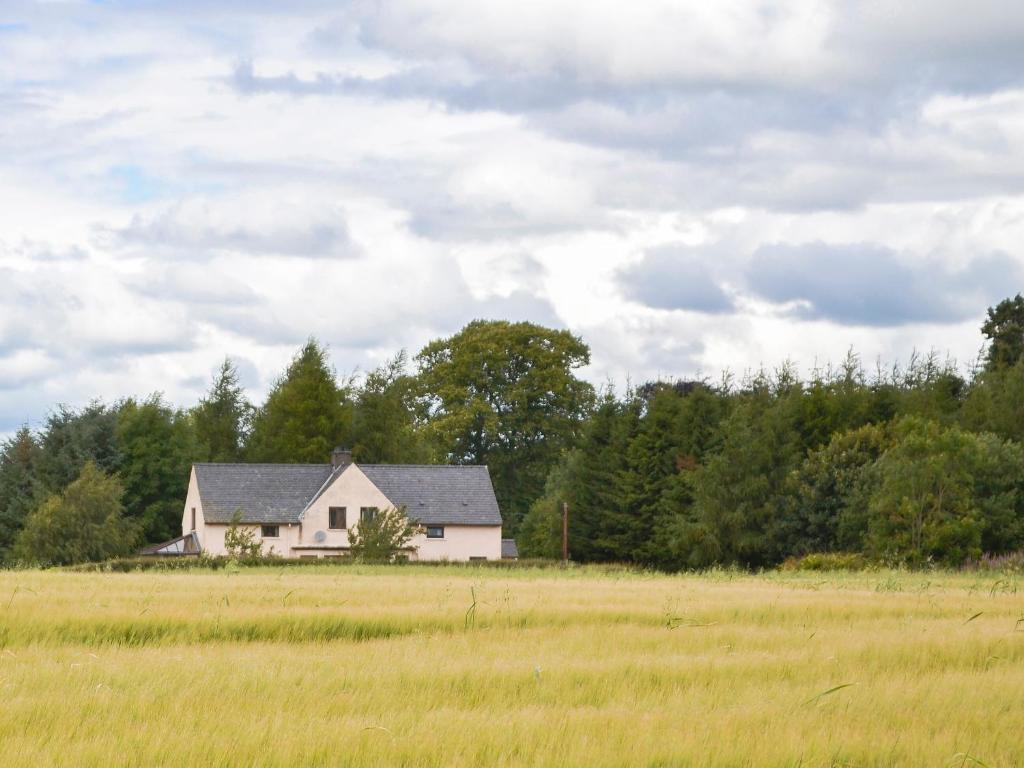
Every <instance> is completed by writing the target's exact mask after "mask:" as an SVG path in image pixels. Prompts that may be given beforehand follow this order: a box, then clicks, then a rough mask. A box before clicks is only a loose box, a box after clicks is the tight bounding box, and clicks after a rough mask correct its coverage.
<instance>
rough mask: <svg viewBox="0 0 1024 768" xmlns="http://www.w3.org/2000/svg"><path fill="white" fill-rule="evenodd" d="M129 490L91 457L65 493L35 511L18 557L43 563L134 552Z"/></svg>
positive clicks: (18, 544)
mask: <svg viewBox="0 0 1024 768" xmlns="http://www.w3.org/2000/svg"><path fill="white" fill-rule="evenodd" d="M123 493H124V491H123V488H122V487H121V483H120V482H119V481H118V479H117V478H116V477H114V476H111V475H106V474H104V473H103V471H102V470H100V468H99V467H98V466H97V465H96V464H94V463H93V462H91V461H89V462H87V463H86V464H85V466H84V467H82V472H81V474H80V475H79V477H78V478H77V479H76V480H75V481H73V482H72V483H71V484H70V485H68V487H67V488H66V489H65V490H64V491H62V492H61V493H56V494H53V495H51V496H49V497H48V498H47V499H46V500H45V501H43V503H42V504H41V505H40V506H39V507H38V508H36V509H35V510H33V511H32V513H31V514H30V515H29V516H28V518H27V519H26V521H25V526H24V528H22V530H21V532H20V533H19V534H18V538H17V540H16V542H15V547H14V554H15V558H16V559H18V560H20V561H22V562H29V563H38V564H42V565H69V564H71V563H81V562H97V561H100V560H106V559H108V558H112V557H121V556H124V555H127V554H129V553H130V552H131V551H132V550H133V549H134V548H135V546H136V545H137V544H138V542H139V536H140V530H139V526H138V524H137V523H135V522H134V521H131V520H128V519H126V518H125V517H124V515H123V506H122V504H121V498H122V496H123Z"/></svg>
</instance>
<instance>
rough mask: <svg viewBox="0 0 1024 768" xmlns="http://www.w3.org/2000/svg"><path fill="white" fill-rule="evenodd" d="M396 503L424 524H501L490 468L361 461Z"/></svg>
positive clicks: (360, 467)
mask: <svg viewBox="0 0 1024 768" xmlns="http://www.w3.org/2000/svg"><path fill="white" fill-rule="evenodd" d="M356 466H357V467H359V469H361V470H363V473H364V474H365V475H366V476H367V477H368V478H369V479H370V482H371V483H373V484H374V485H376V486H377V487H378V488H379V489H380V491H381V493H383V494H384V495H385V496H387V497H388V499H390V500H391V503H392V504H396V505H404V506H405V508H406V512H407V513H408V515H409V517H410V518H411V519H413V520H417V521H419V522H420V523H422V524H423V525H501V512H499V511H498V500H497V499H495V498H494V486H492V485H491V476H490V474H489V473H488V472H487V467H485V466H482V465H472V466H456V465H450V464H440V465H439V464H357V465H356Z"/></svg>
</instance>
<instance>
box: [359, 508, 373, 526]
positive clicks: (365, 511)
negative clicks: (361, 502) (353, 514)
mask: <svg viewBox="0 0 1024 768" xmlns="http://www.w3.org/2000/svg"><path fill="white" fill-rule="evenodd" d="M376 516H377V508H376V507H360V508H359V522H361V523H368V522H369V521H370V520H373V518H375V517H376Z"/></svg>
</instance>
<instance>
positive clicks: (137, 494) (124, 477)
mask: <svg viewBox="0 0 1024 768" xmlns="http://www.w3.org/2000/svg"><path fill="white" fill-rule="evenodd" d="M117 438H118V442H119V444H120V452H121V462H120V469H119V472H118V474H119V476H120V478H121V481H122V483H123V484H124V491H125V494H124V504H125V510H126V514H127V515H128V517H130V518H132V519H134V520H138V521H139V522H140V523H141V524H142V529H143V533H144V535H145V537H146V539H147V541H151V542H156V541H165V540H167V539H170V538H173V537H174V536H177V535H179V534H180V531H181V506H182V503H183V500H184V498H185V494H186V492H187V491H188V482H189V472H190V470H191V467H192V462H193V461H194V460H195V459H196V458H197V456H198V453H199V446H198V443H197V441H196V436H195V432H194V429H193V426H192V422H191V421H190V419H189V418H188V415H187V414H186V413H184V412H183V411H176V410H173V409H172V408H171V407H170V406H168V405H167V404H166V403H165V402H164V401H163V398H162V396H161V395H160V394H153V395H150V396H149V397H148V398H147V399H146V400H144V401H142V402H141V403H140V402H136V401H135V400H126V401H124V403H123V404H122V405H121V410H120V413H119V415H118V422H117Z"/></svg>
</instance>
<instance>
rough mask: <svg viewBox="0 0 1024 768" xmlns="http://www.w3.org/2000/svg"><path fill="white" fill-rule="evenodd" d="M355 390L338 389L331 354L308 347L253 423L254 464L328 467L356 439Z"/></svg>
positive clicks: (250, 456) (312, 343)
mask: <svg viewBox="0 0 1024 768" xmlns="http://www.w3.org/2000/svg"><path fill="white" fill-rule="evenodd" d="M349 395H350V393H349V388H348V387H342V386H339V385H338V382H337V381H336V379H335V376H334V371H333V370H332V368H331V366H330V364H329V363H328V362H327V351H326V350H325V349H324V348H323V347H321V346H320V344H318V343H317V342H316V341H315V340H314V339H310V340H309V341H308V342H306V344H305V346H303V347H302V349H301V350H299V352H298V354H297V355H296V356H295V357H294V358H293V359H292V362H291V364H289V366H288V369H287V370H286V371H285V373H284V375H283V376H282V377H281V378H280V379H278V380H277V382H276V383H275V384H274V387H273V388H272V389H271V391H270V394H269V395H267V401H266V403H264V405H263V407H262V408H260V409H259V411H257V413H256V416H255V419H254V420H253V427H252V435H251V437H250V439H249V444H248V446H247V450H246V453H247V458H248V460H249V461H259V462H282V463H292V464H295V463H322V462H325V461H327V460H328V459H329V458H330V455H331V451H332V450H333V449H334V448H336V447H338V446H340V445H348V444H349V440H350V437H351V434H352V403H351V400H350V397H349Z"/></svg>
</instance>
